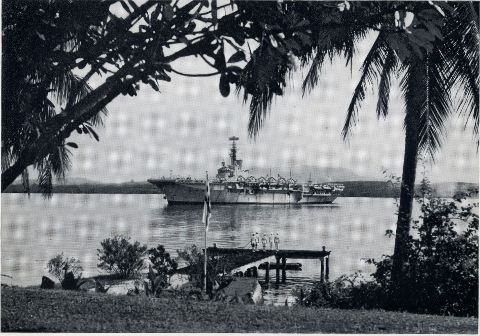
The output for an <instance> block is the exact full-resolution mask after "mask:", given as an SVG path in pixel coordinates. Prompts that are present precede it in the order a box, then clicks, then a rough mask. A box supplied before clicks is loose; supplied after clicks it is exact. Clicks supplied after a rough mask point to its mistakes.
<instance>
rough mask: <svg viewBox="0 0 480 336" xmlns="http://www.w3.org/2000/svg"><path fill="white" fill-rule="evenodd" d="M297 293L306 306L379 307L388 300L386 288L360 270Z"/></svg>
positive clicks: (318, 283) (299, 301)
mask: <svg viewBox="0 0 480 336" xmlns="http://www.w3.org/2000/svg"><path fill="white" fill-rule="evenodd" d="M295 295H296V297H297V302H298V303H299V304H302V305H305V306H309V307H329V308H341V309H379V308H383V307H384V306H385V303H386V300H387V293H386V292H385V291H384V289H383V288H382V287H381V286H380V285H378V284H377V283H376V282H374V281H366V280H365V279H364V277H363V275H362V274H361V273H359V272H357V273H355V274H352V275H349V276H346V275H343V276H341V277H339V278H338V279H336V280H335V281H333V282H317V283H315V284H314V285H313V287H312V288H311V289H310V290H303V289H302V290H301V291H300V292H299V291H297V292H296V293H295Z"/></svg>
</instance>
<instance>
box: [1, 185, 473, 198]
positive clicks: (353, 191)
mask: <svg viewBox="0 0 480 336" xmlns="http://www.w3.org/2000/svg"><path fill="white" fill-rule="evenodd" d="M335 183H340V184H343V185H344V186H345V190H344V191H343V194H342V197H398V196H399V191H398V187H397V189H395V188H394V187H393V185H392V184H391V183H389V182H384V181H335ZM30 188H31V192H32V193H38V186H37V185H36V184H32V185H31V186H30ZM417 189H418V186H417ZM432 189H433V196H434V197H453V196H454V195H455V194H458V193H465V192H469V191H471V190H473V189H476V190H477V191H478V184H477V183H465V182H444V183H433V184H432ZM5 192H7V193H23V192H24V191H23V186H22V185H20V184H14V185H11V186H9V187H8V188H7V190H6V191H5ZM53 192H54V193H66V194H160V193H161V192H160V189H158V188H157V187H155V186H154V185H152V184H150V183H148V182H127V183H119V184H113V183H109V184H104V183H96V184H95V183H92V184H89V183H83V184H57V185H54V186H53ZM417 192H418V191H417Z"/></svg>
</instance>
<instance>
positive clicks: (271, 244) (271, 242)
mask: <svg viewBox="0 0 480 336" xmlns="http://www.w3.org/2000/svg"><path fill="white" fill-rule="evenodd" d="M268 242H269V244H270V250H273V233H270V237H268Z"/></svg>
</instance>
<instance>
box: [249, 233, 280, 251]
mask: <svg viewBox="0 0 480 336" xmlns="http://www.w3.org/2000/svg"><path fill="white" fill-rule="evenodd" d="M260 242H261V243H262V247H263V251H266V250H267V243H268V245H269V246H270V250H273V244H275V250H276V251H278V244H279V243H280V237H279V236H278V233H277V234H276V235H275V237H274V236H273V233H270V236H268V237H267V234H266V233H264V234H263V236H262V238H261V239H260V236H259V235H258V232H255V233H252V238H251V239H250V244H251V245H252V251H253V252H255V251H258V245H259V244H260Z"/></svg>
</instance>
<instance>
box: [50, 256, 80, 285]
mask: <svg viewBox="0 0 480 336" xmlns="http://www.w3.org/2000/svg"><path fill="white" fill-rule="evenodd" d="M47 269H48V273H50V274H52V275H53V276H54V277H55V278H57V279H58V281H60V282H62V281H63V280H64V279H65V275H66V274H67V273H68V272H72V273H73V275H74V277H75V278H80V277H81V276H82V266H81V265H80V260H78V259H76V258H72V257H65V256H64V254H63V252H62V253H60V254H57V255H56V256H55V257H53V258H52V259H50V260H49V261H48V263H47Z"/></svg>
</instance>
